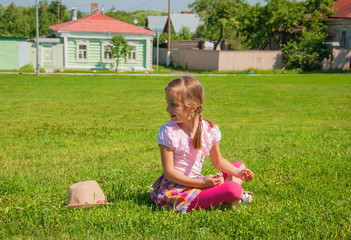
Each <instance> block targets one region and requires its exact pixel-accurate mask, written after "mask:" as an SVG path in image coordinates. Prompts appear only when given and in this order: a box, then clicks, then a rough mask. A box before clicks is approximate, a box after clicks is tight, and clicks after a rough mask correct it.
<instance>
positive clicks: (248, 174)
mask: <svg viewBox="0 0 351 240" xmlns="http://www.w3.org/2000/svg"><path fill="white" fill-rule="evenodd" d="M241 176H242V177H241V179H242V180H244V181H245V182H248V181H251V180H252V179H253V178H254V177H255V174H254V173H253V172H252V171H251V170H250V169H243V170H242V171H241Z"/></svg>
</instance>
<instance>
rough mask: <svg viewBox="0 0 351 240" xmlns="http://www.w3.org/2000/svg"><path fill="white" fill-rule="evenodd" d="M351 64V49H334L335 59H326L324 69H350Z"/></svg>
mask: <svg viewBox="0 0 351 240" xmlns="http://www.w3.org/2000/svg"><path fill="white" fill-rule="evenodd" d="M350 64H351V50H339V49H334V50H333V59H332V60H325V61H324V63H323V69H326V70H327V69H330V68H332V69H343V70H349V69H350Z"/></svg>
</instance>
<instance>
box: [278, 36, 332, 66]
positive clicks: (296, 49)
mask: <svg viewBox="0 0 351 240" xmlns="http://www.w3.org/2000/svg"><path fill="white" fill-rule="evenodd" d="M282 51H283V62H284V65H285V68H286V69H301V70H303V71H315V70H321V69H322V67H323V60H324V59H329V58H330V57H331V53H332V48H331V45H330V44H328V43H325V37H324V36H320V35H317V34H316V35H315V34H313V33H310V32H303V34H302V36H301V37H299V38H297V39H294V40H291V41H289V42H288V43H286V44H285V45H284V46H283V47H282Z"/></svg>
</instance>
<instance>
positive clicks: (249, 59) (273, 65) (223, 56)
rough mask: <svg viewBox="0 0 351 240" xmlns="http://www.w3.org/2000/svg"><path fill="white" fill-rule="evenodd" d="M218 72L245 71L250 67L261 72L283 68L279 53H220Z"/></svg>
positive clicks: (253, 51)
mask: <svg viewBox="0 0 351 240" xmlns="http://www.w3.org/2000/svg"><path fill="white" fill-rule="evenodd" d="M219 53H220V54H219V63H218V70H219V71H230V70H245V69H248V68H250V67H252V68H255V69H261V70H269V69H280V68H283V59H282V54H281V51H266V50H262V51H255V50H249V51H220V52H219Z"/></svg>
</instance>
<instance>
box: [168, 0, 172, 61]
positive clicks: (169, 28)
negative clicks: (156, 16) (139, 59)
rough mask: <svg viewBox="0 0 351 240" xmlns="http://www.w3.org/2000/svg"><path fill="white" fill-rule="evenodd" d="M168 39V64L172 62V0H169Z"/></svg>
mask: <svg viewBox="0 0 351 240" xmlns="http://www.w3.org/2000/svg"><path fill="white" fill-rule="evenodd" d="M167 26H168V27H167V28H168V40H167V47H168V48H167V66H169V65H170V64H171V0H168V23H167Z"/></svg>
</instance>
